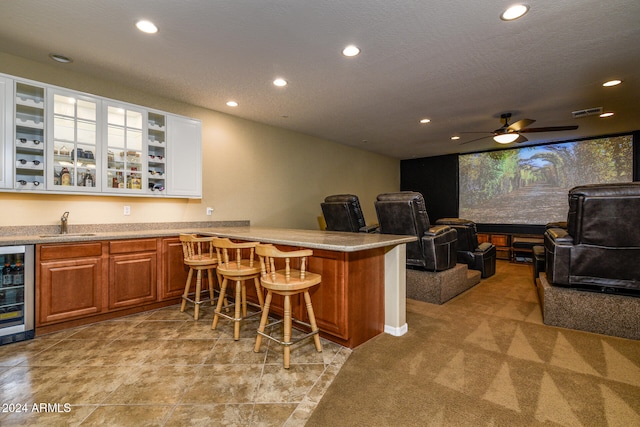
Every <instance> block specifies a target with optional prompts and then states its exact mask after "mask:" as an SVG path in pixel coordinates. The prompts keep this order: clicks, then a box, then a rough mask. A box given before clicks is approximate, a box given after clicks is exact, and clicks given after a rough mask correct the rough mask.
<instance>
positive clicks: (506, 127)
mask: <svg viewBox="0 0 640 427" xmlns="http://www.w3.org/2000/svg"><path fill="white" fill-rule="evenodd" d="M510 118H511V113H503V114H501V115H500V121H501V122H502V127H500V128H498V129H496V130H494V131H492V132H460V133H489V134H491V135H493V139H494V141H496V142H497V143H499V144H510V143H512V142H517V143H521V142H525V141H528V139H527V138H526V137H525V136H524V135H522V134H523V133H531V132H558V131H564V130H575V129H578V126H550V127H540V128H530V127H527V126H529V125H531V124H533V123H534V122H535V120H532V119H521V120H518V121H517V122H515V123H512V124H509V119H510ZM488 137H489V135H487V136H483V137H480V138H476V139H472V140H471V141H466V142H462V143H461V145H462V144H469V143H470V142H475V141H479V140H481V139H484V138H488Z"/></svg>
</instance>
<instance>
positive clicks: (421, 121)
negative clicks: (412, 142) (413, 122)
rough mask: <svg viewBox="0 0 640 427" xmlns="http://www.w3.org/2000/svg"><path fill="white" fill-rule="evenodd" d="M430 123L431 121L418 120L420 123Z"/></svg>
mask: <svg viewBox="0 0 640 427" xmlns="http://www.w3.org/2000/svg"><path fill="white" fill-rule="evenodd" d="M430 121H431V119H422V120H420V123H429V122H430Z"/></svg>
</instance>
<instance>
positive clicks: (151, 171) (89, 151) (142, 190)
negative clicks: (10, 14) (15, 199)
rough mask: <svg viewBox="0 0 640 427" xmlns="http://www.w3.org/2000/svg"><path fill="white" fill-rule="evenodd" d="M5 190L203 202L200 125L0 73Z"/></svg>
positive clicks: (0, 160) (0, 172)
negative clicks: (200, 199) (194, 199)
mask: <svg viewBox="0 0 640 427" xmlns="http://www.w3.org/2000/svg"><path fill="white" fill-rule="evenodd" d="M0 101H1V103H0V137H1V138H2V140H1V141H0V148H1V150H0V191H13V192H17V191H31V192H46V193H60V194H85V195H87V194H94V195H120V196H122V195H127V196H141V197H142V196H144V197H179V198H201V197H202V164H201V163H202V124H201V122H200V121H199V120H197V119H192V118H188V117H183V116H178V115H175V114H171V113H168V112H163V111H158V110H154V109H150V108H146V107H142V106H139V105H133V104H129V103H125V102H121V101H117V100H112V99H108V98H104V97H99V96H96V95H91V94H87V93H81V92H78V91H73V90H70V89H65V88H61V87H57V86H52V85H48V84H44V83H39V82H35V81H30V80H26V79H22V78H19V77H13V76H9V75H2V74H0Z"/></svg>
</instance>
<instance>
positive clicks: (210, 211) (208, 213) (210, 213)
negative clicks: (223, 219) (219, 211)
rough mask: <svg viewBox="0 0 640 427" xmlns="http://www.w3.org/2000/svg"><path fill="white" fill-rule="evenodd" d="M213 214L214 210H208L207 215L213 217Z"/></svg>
mask: <svg viewBox="0 0 640 427" xmlns="http://www.w3.org/2000/svg"><path fill="white" fill-rule="evenodd" d="M212 214H213V208H207V215H209V216H211V215H212Z"/></svg>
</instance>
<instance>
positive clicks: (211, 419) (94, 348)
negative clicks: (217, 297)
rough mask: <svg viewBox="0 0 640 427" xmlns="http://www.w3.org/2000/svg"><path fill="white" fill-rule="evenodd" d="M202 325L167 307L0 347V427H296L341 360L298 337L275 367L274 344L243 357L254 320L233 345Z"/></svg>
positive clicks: (227, 332) (331, 349)
mask: <svg viewBox="0 0 640 427" xmlns="http://www.w3.org/2000/svg"><path fill="white" fill-rule="evenodd" d="M212 319H213V308H212V307H208V306H206V304H205V305H203V307H202V308H201V314H200V320H198V321H197V322H195V321H194V320H193V317H191V315H188V314H187V313H180V312H179V306H172V307H168V308H163V309H159V310H155V311H151V312H145V313H141V314H136V315H133V316H128V317H124V318H121V319H117V320H110V321H107V322H101V323H97V324H93V325H89V326H83V327H78V328H74V329H69V330H66V331H62V332H57V333H53V334H49V335H45V336H42V337H38V338H36V339H34V340H30V341H25V342H21V343H14V344H9V345H4V346H0V405H2V406H1V407H0V425H1V426H3V427H4V426H14V425H16V426H17V425H20V426H22V425H29V426H96V425H108V426H136V427H139V426H189V425H190V426H215V425H225V426H232V425H236V426H281V425H286V426H302V425H304V424H305V421H306V420H307V418H308V416H309V415H310V414H311V412H312V411H313V409H314V408H315V406H316V404H317V402H318V401H319V400H320V398H321V397H322V395H323V394H324V392H325V390H326V389H327V387H328V386H329V385H330V384H331V382H332V381H333V379H334V378H335V375H336V374H337V373H338V371H339V370H340V368H341V367H342V365H343V363H344V362H345V361H346V360H347V358H348V357H349V355H350V354H351V350H349V349H348V348H344V347H341V346H339V345H337V344H334V343H332V342H330V341H327V340H324V339H323V340H322V344H323V352H322V353H318V352H316V351H315V348H314V346H313V342H312V340H304V341H302V342H300V343H299V344H296V345H294V346H292V351H291V368H290V369H289V370H285V369H283V368H282V348H281V347H280V346H279V345H278V344H276V343H274V342H272V341H270V340H263V344H262V351H261V352H260V353H254V352H253V345H254V343H255V330H256V329H257V326H258V323H259V316H256V317H254V318H252V319H250V320H248V321H246V322H245V323H244V324H243V325H242V328H241V338H240V340H239V341H234V340H233V325H232V323H231V322H230V321H228V320H225V319H221V320H220V323H219V325H218V330H216V331H212V330H211V320H212ZM271 333H272V334H278V335H279V336H281V333H282V332H281V330H274V331H272V332H271Z"/></svg>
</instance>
